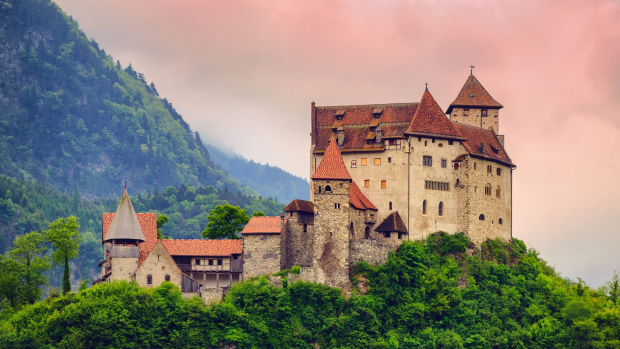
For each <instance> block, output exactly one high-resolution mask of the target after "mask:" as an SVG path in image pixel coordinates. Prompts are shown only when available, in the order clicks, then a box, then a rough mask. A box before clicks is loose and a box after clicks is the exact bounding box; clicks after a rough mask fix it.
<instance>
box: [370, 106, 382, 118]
mask: <svg viewBox="0 0 620 349" xmlns="http://www.w3.org/2000/svg"><path fill="white" fill-rule="evenodd" d="M382 112H383V109H382V108H375V109H374V110H373V111H372V116H374V117H375V119H378V118H380V117H381V113H382Z"/></svg>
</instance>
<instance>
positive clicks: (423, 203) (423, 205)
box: [422, 200, 426, 214]
mask: <svg viewBox="0 0 620 349" xmlns="http://www.w3.org/2000/svg"><path fill="white" fill-rule="evenodd" d="M422 214H426V200H424V201H422Z"/></svg>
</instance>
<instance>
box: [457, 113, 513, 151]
mask: <svg viewBox="0 0 620 349" xmlns="http://www.w3.org/2000/svg"><path fill="white" fill-rule="evenodd" d="M483 110H486V113H487V116H485V117H483V116H482V113H483ZM467 111H468V112H467V116H466V115H465V108H453V109H452V113H450V120H452V121H454V122H458V123H460V124H465V125H470V126H474V127H480V128H484V129H487V130H488V129H492V130H493V131H495V134H499V109H481V108H469V109H467ZM502 145H503V144H502Z"/></svg>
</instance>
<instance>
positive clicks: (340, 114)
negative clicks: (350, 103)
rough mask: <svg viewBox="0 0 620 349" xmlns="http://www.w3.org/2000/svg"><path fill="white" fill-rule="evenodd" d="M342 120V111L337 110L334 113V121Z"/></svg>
mask: <svg viewBox="0 0 620 349" xmlns="http://www.w3.org/2000/svg"><path fill="white" fill-rule="evenodd" d="M342 118H344V109H339V110H338V111H337V112H336V120H342Z"/></svg>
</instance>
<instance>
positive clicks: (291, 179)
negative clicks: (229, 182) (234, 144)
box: [206, 144, 310, 204]
mask: <svg viewBox="0 0 620 349" xmlns="http://www.w3.org/2000/svg"><path fill="white" fill-rule="evenodd" d="M206 146H207V149H208V150H209V154H210V155H211V159H212V160H213V163H214V164H215V166H216V167H217V168H220V169H222V170H224V171H225V172H226V173H228V174H230V175H231V176H232V177H233V178H234V179H236V180H238V181H239V182H241V183H243V184H245V185H247V186H248V187H250V188H252V189H254V190H256V191H257V192H258V193H259V194H260V195H262V196H268V197H272V198H276V199H277V201H279V202H281V203H284V204H288V203H289V202H291V201H293V200H294V199H302V200H308V199H309V198H310V189H309V188H310V185H309V184H308V182H307V181H306V180H304V179H303V178H300V177H297V176H293V175H292V174H290V173H288V172H286V171H284V170H282V169H281V168H279V167H275V166H269V164H266V165H262V164H259V163H256V162H254V161H252V160H248V159H245V158H243V157H242V156H238V155H229V154H226V153H225V152H223V151H221V150H219V149H217V148H215V147H214V146H212V145H208V144H207V145H206Z"/></svg>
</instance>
